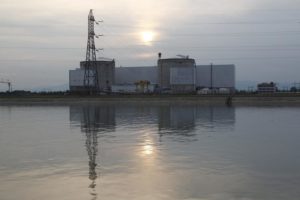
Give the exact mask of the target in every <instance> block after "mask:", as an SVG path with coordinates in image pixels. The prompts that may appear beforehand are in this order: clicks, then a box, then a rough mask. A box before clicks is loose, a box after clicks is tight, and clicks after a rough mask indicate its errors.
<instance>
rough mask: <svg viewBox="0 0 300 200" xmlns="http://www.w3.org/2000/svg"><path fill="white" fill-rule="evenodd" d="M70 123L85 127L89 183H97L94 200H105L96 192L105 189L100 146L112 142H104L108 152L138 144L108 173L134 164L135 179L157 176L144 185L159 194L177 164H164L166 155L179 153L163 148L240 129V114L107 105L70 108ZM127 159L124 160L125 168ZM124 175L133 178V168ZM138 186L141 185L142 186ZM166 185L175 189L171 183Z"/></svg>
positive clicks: (192, 107) (191, 108) (221, 109)
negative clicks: (211, 132) (166, 175)
mask: <svg viewBox="0 0 300 200" xmlns="http://www.w3.org/2000/svg"><path fill="white" fill-rule="evenodd" d="M70 121H71V125H72V126H73V127H75V128H77V127H80V130H81V132H82V133H84V134H85V137H86V141H85V147H86V151H87V155H88V158H89V163H88V166H89V179H90V180H91V183H90V185H89V188H90V189H91V191H90V194H91V195H92V199H97V197H98V196H99V194H98V193H97V191H96V189H97V188H99V187H97V179H98V178H99V159H97V156H99V155H98V154H99V146H98V145H99V140H101V139H103V140H106V141H105V142H103V145H104V147H103V148H110V147H109V146H108V144H110V145H112V146H118V145H120V144H121V143H118V142H119V141H121V142H122V143H123V142H124V141H130V140H131V141H137V144H136V145H137V146H136V147H135V146H132V145H133V144H134V143H131V146H130V145H129V146H126V143H125V144H123V145H122V148H123V152H119V151H117V152H118V153H117V154H120V155H122V156H121V157H120V158H119V159H117V156H120V155H110V156H112V157H114V156H115V158H116V159H115V160H113V159H108V160H106V161H107V163H106V165H108V166H109V167H108V168H112V169H113V168H114V167H113V166H118V167H121V166H123V165H124V163H127V164H128V162H130V160H132V161H135V160H138V161H137V162H138V163H136V164H132V166H133V167H134V168H135V173H137V171H140V172H143V171H144V170H146V173H147V174H151V176H149V177H148V175H146V174H144V173H141V174H140V175H141V176H145V177H147V178H145V179H144V181H145V184H149V185H150V186H151V187H153V188H156V185H157V183H156V182H157V181H158V180H160V178H159V177H160V176H162V174H161V172H159V170H160V169H162V168H164V167H166V166H167V163H168V162H171V163H172V162H174V161H173V160H172V159H169V158H167V157H166V158H162V157H163V155H164V154H166V153H167V154H170V155H172V154H173V153H172V152H168V151H166V150H163V148H161V147H160V145H161V146H164V148H165V147H167V143H166V142H167V141H172V142H174V141H175V142H185V143H187V142H193V141H197V135H198V134H199V130H200V132H201V130H206V129H212V128H213V129H214V130H216V129H217V128H222V129H231V128H232V127H233V126H234V123H235V109H234V108H233V107H230V108H229V107H202V106H197V105H189V104H179V105H178V104H164V105H146V104H135V105H127V106H124V105H118V104H114V103H106V104H87V105H83V106H81V105H72V106H70ZM116 128H118V129H119V130H117V129H116ZM122 130H124V131H125V133H124V135H122ZM137 130H138V131H137ZM116 133H118V134H119V135H115V137H117V138H118V139H114V137H111V135H114V134H116ZM122 137H124V138H122ZM125 137H126V138H125ZM139 138H140V139H139ZM105 145H106V147H105ZM186 151H187V150H186ZM135 152H136V153H137V154H135ZM132 153H133V154H132ZM135 156H136V157H135ZM122 159H124V160H123V163H122ZM162 160H164V163H163V162H161V161H162ZM97 161H98V162H97ZM109 163H110V164H111V165H110V164H109ZM97 169H98V170H97ZM119 170H120V169H119ZM122 170H126V171H127V172H126V173H129V172H130V168H125V169H122ZM122 170H120V171H122ZM108 171H109V170H108ZM106 173H108V172H106ZM116 173H119V171H116ZM146 180H147V181H146ZM98 182H99V181H98ZM132 184H133V185H138V184H141V183H132ZM166 184H170V183H169V182H168V181H167V182H166ZM141 189H142V188H141ZM142 190H143V189H142ZM148 190H150V188H148ZM98 192H99V191H98ZM153 192H155V190H154V191H153ZM101 196H102V195H101Z"/></svg>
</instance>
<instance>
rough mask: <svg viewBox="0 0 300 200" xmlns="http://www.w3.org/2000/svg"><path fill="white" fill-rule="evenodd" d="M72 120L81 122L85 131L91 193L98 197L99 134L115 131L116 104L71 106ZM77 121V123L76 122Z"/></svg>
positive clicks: (93, 197) (94, 197)
mask: <svg viewBox="0 0 300 200" xmlns="http://www.w3.org/2000/svg"><path fill="white" fill-rule="evenodd" d="M70 121H71V122H75V123H73V124H78V122H80V123H79V124H80V127H81V131H82V132H83V133H85V136H86V141H85V147H86V150H87V153H88V157H89V163H88V165H89V179H90V180H91V183H90V185H89V188H91V191H90V194H91V195H92V200H95V199H97V196H98V194H97V192H96V185H97V184H96V180H97V178H98V174H97V166H98V163H97V155H98V134H99V133H101V132H102V131H108V130H110V131H113V130H114V128H115V110H114V106H109V105H105V104H104V105H93V104H90V105H89V104H88V105H84V106H71V107H70ZM76 122H77V123H76Z"/></svg>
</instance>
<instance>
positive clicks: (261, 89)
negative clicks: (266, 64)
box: [257, 82, 277, 93]
mask: <svg viewBox="0 0 300 200" xmlns="http://www.w3.org/2000/svg"><path fill="white" fill-rule="evenodd" d="M276 91H277V86H276V84H275V83H273V82H270V83H260V84H258V85H257V92H258V93H275V92H276Z"/></svg>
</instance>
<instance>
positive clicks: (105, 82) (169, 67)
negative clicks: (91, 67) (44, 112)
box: [69, 58, 235, 94]
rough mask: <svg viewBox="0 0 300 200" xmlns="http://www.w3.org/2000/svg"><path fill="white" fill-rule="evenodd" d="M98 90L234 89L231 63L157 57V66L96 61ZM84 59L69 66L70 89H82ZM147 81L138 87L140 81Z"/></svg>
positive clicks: (184, 91)
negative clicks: (77, 67) (71, 68)
mask: <svg viewBox="0 0 300 200" xmlns="http://www.w3.org/2000/svg"><path fill="white" fill-rule="evenodd" d="M96 62H97V68H98V77H99V88H101V91H105V90H110V91H111V92H115V93H135V92H142V93H145V92H158V93H166V92H167V93H176V94H177V93H193V92H196V91H197V90H198V91H201V90H204V91H210V92H218V91H220V90H222V91H224V90H227V91H229V92H234V90H235V66H234V65H213V64H210V65H196V63H195V60H194V59H190V58H168V59H158V65H157V66H144V67H115V62H114V60H112V61H96ZM84 66H85V65H84V62H81V66H80V68H79V69H75V70H70V72H69V82H70V90H71V91H81V90H84V84H83V80H84ZM142 80H143V81H148V82H149V85H147V90H145V89H144V86H143V89H142V90H140V86H139V81H142Z"/></svg>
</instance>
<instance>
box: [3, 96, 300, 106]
mask: <svg viewBox="0 0 300 200" xmlns="http://www.w3.org/2000/svg"><path fill="white" fill-rule="evenodd" d="M227 101H228V95H99V96H79V95H40V94H37V95H25V96H9V95H7V96H0V105H9V104H10V105H18V104H27V105H28V104H56V105H64V104H82V103H100V102H103V103H104V102H105V103H109V102H117V103H121V104H122V103H130V102H132V103H196V104H203V105H211V104H213V105H225V104H226V102H227ZM232 105H237V106H238V105H264V106H268V105H270V106H272V105H278V106H300V94H272V95H269V94H268V95H262V94H251V95H240V94H239V95H233V96H232Z"/></svg>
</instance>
